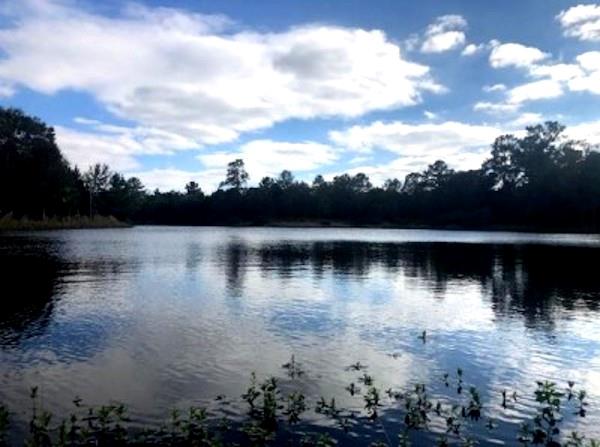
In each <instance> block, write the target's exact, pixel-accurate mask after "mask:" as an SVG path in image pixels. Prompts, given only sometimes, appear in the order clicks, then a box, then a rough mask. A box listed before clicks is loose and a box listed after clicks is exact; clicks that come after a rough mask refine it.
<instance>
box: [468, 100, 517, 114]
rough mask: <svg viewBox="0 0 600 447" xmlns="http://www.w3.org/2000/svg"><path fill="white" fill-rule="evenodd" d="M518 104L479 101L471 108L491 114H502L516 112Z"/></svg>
mask: <svg viewBox="0 0 600 447" xmlns="http://www.w3.org/2000/svg"><path fill="white" fill-rule="evenodd" d="M519 107H520V104H508V103H506V102H489V101H480V102H477V103H475V105H474V106H473V110H475V111H478V112H487V113H492V114H504V113H512V112H516V111H517V110H518V109H519Z"/></svg>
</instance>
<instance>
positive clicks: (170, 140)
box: [55, 117, 196, 170]
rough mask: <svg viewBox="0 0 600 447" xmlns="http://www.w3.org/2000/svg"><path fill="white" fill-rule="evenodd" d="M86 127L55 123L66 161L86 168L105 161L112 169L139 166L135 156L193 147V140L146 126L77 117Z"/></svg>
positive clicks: (76, 119) (171, 151) (79, 122)
mask: <svg viewBox="0 0 600 447" xmlns="http://www.w3.org/2000/svg"><path fill="white" fill-rule="evenodd" d="M74 121H75V122H76V123H78V124H80V125H84V126H86V128H85V130H77V129H73V128H69V127H64V126H56V127H55V130H56V141H57V143H58V145H59V147H60V148H61V149H62V151H63V152H64V153H65V156H66V157H67V159H68V160H69V161H71V162H72V163H74V164H76V165H77V166H79V167H80V168H81V169H86V168H87V167H88V166H89V165H91V164H94V163H106V164H108V165H110V166H111V167H112V168H113V169H116V170H128V169H133V168H136V167H138V166H139V163H138V162H137V160H136V158H135V157H136V156H137V155H142V154H150V155H168V154H172V153H174V151H178V150H186V149H190V148H193V147H195V145H196V143H195V142H194V140H192V139H189V138H185V137H182V136H181V135H178V134H175V133H170V132H168V131H165V130H161V129H156V128H148V127H141V126H139V127H123V126H115V125H110V124H104V123H102V122H100V121H97V120H90V119H87V118H83V117H77V118H75V120H74Z"/></svg>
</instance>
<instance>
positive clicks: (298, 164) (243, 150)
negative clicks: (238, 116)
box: [198, 140, 339, 183]
mask: <svg viewBox="0 0 600 447" xmlns="http://www.w3.org/2000/svg"><path fill="white" fill-rule="evenodd" d="M338 156H339V151H338V150H337V149H336V148H334V147H332V146H330V145H328V144H322V143H316V142H314V141H304V142H285V141H273V140H252V141H250V142H247V143H245V144H243V145H242V146H240V148H239V149H238V150H235V151H220V152H214V153H211V154H201V155H198V160H200V161H201V162H202V164H203V165H204V166H205V167H206V168H208V169H221V170H224V169H225V168H226V166H227V163H229V162H230V161H232V160H235V159H237V158H241V159H243V160H244V164H245V165H246V170H247V171H248V173H249V174H250V177H251V180H252V181H253V183H258V182H259V181H260V179H261V178H262V177H265V176H270V177H274V176H277V175H278V174H279V173H280V172H281V171H282V170H283V169H288V170H291V171H293V172H295V173H302V172H307V171H315V170H316V169H319V168H321V167H324V166H327V165H329V164H331V163H333V162H334V161H335V160H337V159H338Z"/></svg>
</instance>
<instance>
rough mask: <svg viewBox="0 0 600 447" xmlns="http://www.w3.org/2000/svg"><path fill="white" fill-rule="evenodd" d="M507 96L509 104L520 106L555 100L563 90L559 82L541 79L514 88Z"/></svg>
mask: <svg viewBox="0 0 600 447" xmlns="http://www.w3.org/2000/svg"><path fill="white" fill-rule="evenodd" d="M507 94H508V102H509V104H521V103H523V102H526V101H535V100H538V99H548V98H557V97H559V96H561V95H562V94H563V89H562V86H561V84H560V83H559V82H557V81H554V80H552V79H543V80H541V81H534V82H528V83H527V84H523V85H519V86H517V87H514V88H512V89H510V90H509V91H508V92H507Z"/></svg>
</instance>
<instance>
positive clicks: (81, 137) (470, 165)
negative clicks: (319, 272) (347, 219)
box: [0, 0, 600, 192]
mask: <svg viewBox="0 0 600 447" xmlns="http://www.w3.org/2000/svg"><path fill="white" fill-rule="evenodd" d="M0 105H1V106H4V107H18V108H21V109H22V110H24V111H25V112H26V113H28V114H33V115H35V116H38V117H40V118H41V119H42V120H44V121H45V122H47V123H49V124H50V125H52V126H53V127H54V128H55V131H56V137H57V142H58V144H59V146H60V148H61V149H62V151H63V153H64V154H65V156H66V157H67V159H68V160H69V161H70V162H71V163H72V164H73V165H76V166H78V167H79V168H80V169H82V170H85V169H86V168H87V167H88V166H90V165H91V164H93V163H107V164H109V166H110V167H111V168H112V169H113V170H115V171H119V172H122V173H124V174H126V175H127V176H137V177H139V178H140V179H141V180H142V181H143V183H144V184H145V185H146V187H147V188H148V189H149V190H152V189H154V188H159V189H161V190H170V189H175V190H182V189H183V188H184V185H185V184H186V183H187V182H189V181H192V180H193V181H196V182H197V183H199V184H200V186H201V187H202V189H203V190H204V191H205V192H211V191H213V190H214V189H216V187H217V186H218V184H219V182H220V181H221V180H222V179H223V178H224V175H225V170H226V166H227V163H228V162H230V161H232V160H234V159H236V158H242V159H243V160H244V161H245V164H246V168H247V170H248V172H249V174H250V183H251V184H257V183H258V182H259V181H260V180H261V178H262V177H264V176H277V175H278V174H279V173H280V172H281V171H282V170H283V169H288V170H290V171H292V172H293V173H294V175H295V176H296V178H298V179H301V180H306V181H309V182H310V181H311V180H312V179H313V178H314V176H315V175H317V174H323V175H324V176H325V178H332V177H333V176H335V175H338V174H340V173H343V172H349V173H352V174H355V173H358V172H363V173H365V174H367V175H368V176H369V177H370V178H371V180H372V182H373V183H374V184H376V185H378V184H381V183H383V181H384V180H385V179H387V178H399V179H403V178H404V176H405V175H406V174H408V173H410V172H414V171H421V170H423V169H425V168H426V167H427V165H428V164H431V163H433V162H434V161H436V160H438V159H442V160H445V161H446V162H447V163H448V164H449V165H450V167H452V168H454V169H476V168H478V167H479V166H480V165H481V163H482V161H484V160H485V159H486V158H487V157H488V155H489V151H490V145H491V143H492V142H493V141H494V139H495V138H496V137H497V136H499V135H501V134H505V133H516V134H519V133H520V132H523V129H524V127H525V126H527V125H531V124H537V123H540V122H543V121H546V120H558V121H560V122H562V123H563V124H565V125H566V126H567V134H568V136H569V137H571V138H576V139H586V140H588V141H589V142H590V143H593V144H600V107H599V106H600V3H582V2H580V1H566V0H565V1H559V0H504V1H485V2H484V1H480V0H462V1H458V0H420V1H419V2H412V1H404V0H403V1H400V0H370V1H359V0H319V1H317V0H254V1H247V0H212V1H209V0H176V1H166V0H146V1H137V2H123V1H116V0H103V1H102V2H99V1H93V0H8V1H0Z"/></svg>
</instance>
